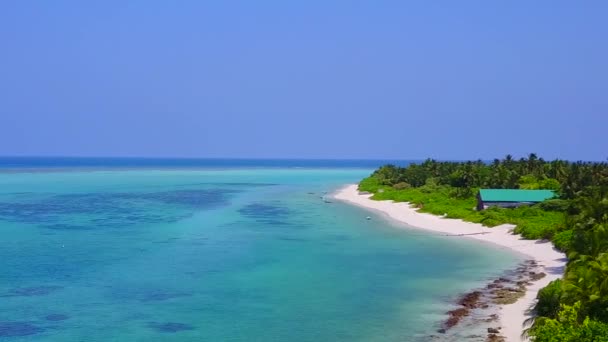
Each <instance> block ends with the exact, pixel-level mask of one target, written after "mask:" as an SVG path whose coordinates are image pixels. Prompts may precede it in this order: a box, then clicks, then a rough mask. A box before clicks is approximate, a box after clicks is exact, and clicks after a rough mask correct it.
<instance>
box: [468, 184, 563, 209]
mask: <svg viewBox="0 0 608 342" xmlns="http://www.w3.org/2000/svg"><path fill="white" fill-rule="evenodd" d="M555 196H556V195H555V192H553V191H552V190H522V189H481V190H479V193H478V194H477V210H483V209H485V208H488V207H491V206H498V207H502V208H515V207H519V206H522V205H530V204H534V203H539V202H542V201H545V200H548V199H551V198H554V197H555Z"/></svg>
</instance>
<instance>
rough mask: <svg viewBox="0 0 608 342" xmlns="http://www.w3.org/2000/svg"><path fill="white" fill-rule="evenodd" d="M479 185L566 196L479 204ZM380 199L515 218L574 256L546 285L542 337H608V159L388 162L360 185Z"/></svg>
mask: <svg viewBox="0 0 608 342" xmlns="http://www.w3.org/2000/svg"><path fill="white" fill-rule="evenodd" d="M479 188H498V189H549V190H554V191H556V192H557V193H558V194H559V198H556V199H551V200H547V201H545V202H542V203H539V204H536V205H532V206H522V207H519V208H514V209H505V208H498V207H492V208H488V209H486V210H483V211H477V210H475V208H476V204H477V200H476V197H475V196H476V194H477V192H478V190H479ZM359 189H360V190H361V191H369V192H372V193H373V194H374V195H373V199H377V200H394V201H401V202H410V203H412V205H414V206H416V207H417V208H419V211H421V212H427V213H431V214H435V215H442V216H446V217H449V218H459V219H463V220H466V221H470V222H476V223H481V224H483V225H485V226H488V227H494V226H497V225H500V224H504V223H510V224H515V225H516V228H515V232H516V233H519V234H522V236H524V237H525V238H529V239H550V240H551V241H553V243H554V244H555V246H556V247H557V248H559V249H561V250H563V251H565V252H566V253H567V255H568V259H569V262H568V266H567V269H566V272H565V276H564V279H562V280H558V281H554V282H552V283H551V284H549V285H548V286H547V287H545V288H544V289H542V290H541V291H539V294H538V298H539V301H538V304H537V305H536V308H535V311H536V313H537V319H536V320H535V322H534V324H533V326H532V327H531V328H530V329H529V331H528V334H529V335H530V336H531V338H532V339H533V340H534V341H536V342H547V341H551V342H552V341H608V163H591V162H575V163H572V162H567V161H562V160H555V161H551V162H547V161H544V160H543V159H542V158H538V157H537V156H536V155H534V154H531V155H530V156H529V157H528V158H522V159H519V160H514V159H513V158H512V157H511V156H507V157H506V158H505V159H502V160H499V159H495V160H494V161H493V162H492V163H489V164H488V163H484V162H482V161H475V162H471V161H469V162H437V161H435V160H430V159H429V160H427V161H425V162H423V163H421V164H411V165H409V166H407V167H397V166H394V165H386V166H383V167H381V168H379V169H378V170H376V171H375V172H374V173H373V174H372V175H371V176H370V177H368V178H366V179H364V180H362V181H361V183H360V184H359Z"/></svg>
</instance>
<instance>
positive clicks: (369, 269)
mask: <svg viewBox="0 0 608 342" xmlns="http://www.w3.org/2000/svg"><path fill="white" fill-rule="evenodd" d="M369 172H370V170H362V169H293V168H292V169H279V168H272V169H264V168H258V169H230V168H228V169H224V170H160V171H154V170H123V171H61V170H55V171H54V172H16V173H2V174H0V231H1V232H2V244H3V248H2V249H0V263H1V264H2V270H3V272H2V273H1V274H0V339H2V340H4V339H6V340H9V341H48V340H52V341H83V340H86V341H110V340H112V341H150V340H163V341H283V340H286V339H289V340H291V341H339V340H352V341H377V340H382V341H404V340H405V341H416V340H425V339H426V337H427V336H428V335H429V334H432V333H433V332H434V331H435V330H436V329H437V328H438V324H439V323H440V322H441V320H442V319H444V318H445V316H444V315H443V314H444V313H445V311H446V310H447V308H448V306H449V303H450V301H452V300H453V299H454V298H455V297H456V296H457V295H458V294H460V293H462V292H464V291H466V290H468V289H470V288H472V287H477V286H480V285H482V284H483V282H484V281H486V280H487V279H489V278H492V277H496V276H498V275H500V274H502V272H503V271H505V270H506V269H508V268H512V267H514V266H515V264H516V263H517V262H519V261H520V259H519V258H518V257H517V256H514V255H512V254H510V253H508V252H506V251H502V250H496V249H494V248H493V247H491V246H487V245H484V244H480V243H477V242H474V241H469V240H466V239H454V238H446V237H441V236H436V235H432V234H426V233H424V232H421V231H419V230H413V229H403V227H398V226H397V225H396V224H394V223H392V222H389V221H387V220H385V219H384V218H382V217H379V216H377V215H375V214H370V213H369V212H366V211H364V210H362V209H360V208H355V207H351V206H349V205H346V204H342V203H336V202H334V203H325V202H324V201H323V200H322V199H321V196H322V195H323V192H324V191H331V190H332V189H335V188H337V187H339V186H340V185H342V184H345V183H352V182H356V181H358V180H359V179H361V178H362V177H364V176H366V175H367V174H369ZM368 215H371V216H372V220H369V221H368V220H365V217H366V216H368Z"/></svg>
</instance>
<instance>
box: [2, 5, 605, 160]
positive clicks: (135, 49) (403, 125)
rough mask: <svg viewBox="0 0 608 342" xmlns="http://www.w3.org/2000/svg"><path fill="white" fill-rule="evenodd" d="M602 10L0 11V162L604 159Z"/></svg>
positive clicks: (151, 7) (234, 8)
mask: <svg viewBox="0 0 608 342" xmlns="http://www.w3.org/2000/svg"><path fill="white" fill-rule="evenodd" d="M606 10H608V3H606V2H602V1H589V2H585V3H571V2H567V1H551V2H549V1H539V2H534V3H529V2H525V1H514V2H509V3H505V4H498V3H487V2H483V1H467V2H459V3H453V4H452V3H447V4H428V3H401V2H394V1H379V2H378V1H374V2H369V1H368V2H357V3H352V2H347V1H337V2H332V3H325V2H319V1H312V2H306V3H282V2H278V1H269V2H264V3H255V4H253V3H248V2H243V1H236V2H231V3H214V4H210V3H199V2H196V1H184V2H180V3H179V4H172V3H165V2H160V1H149V2H145V3H143V2H136V3H130V4H124V3H122V2H119V1H107V2H103V3H96V4H91V3H81V2H73V1H56V2H52V3H26V2H7V3H3V4H0V39H2V41H3V42H4V46H3V48H4V49H3V53H2V54H1V55H0V74H2V78H0V155H7V156H75V157H108V156H112V157H127V158H129V157H130V158H133V157H142V158H168V157H167V156H172V157H169V158H229V159H234V158H237V159H277V158H278V159H281V158H286V159H366V160H382V159H398V160H408V159H412V160H420V159H426V158H434V159H438V160H468V159H482V160H491V159H493V158H502V157H504V156H505V155H507V154H511V155H513V156H515V157H517V158H519V157H524V156H526V155H528V154H529V153H530V152H534V153H536V154H537V155H538V156H540V157H543V158H544V159H546V160H553V159H557V158H559V159H565V160H588V161H605V160H606V159H607V158H608V152H606V147H608V145H607V144H606V143H604V140H605V139H604V133H605V130H606V127H608V115H607V114H606V113H608V101H607V97H606V96H605V85H606V84H608V62H607V61H608V45H607V44H605V42H604V41H605V37H606V36H607V35H608V26H607V25H605V18H604V17H605V15H604V14H605V13H606Z"/></svg>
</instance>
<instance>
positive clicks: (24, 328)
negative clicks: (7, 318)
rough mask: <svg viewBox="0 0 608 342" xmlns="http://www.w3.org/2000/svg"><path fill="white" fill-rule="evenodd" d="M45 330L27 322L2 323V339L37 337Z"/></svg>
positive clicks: (0, 334) (0, 333) (0, 332)
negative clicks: (36, 335)
mask: <svg viewBox="0 0 608 342" xmlns="http://www.w3.org/2000/svg"><path fill="white" fill-rule="evenodd" d="M43 331H44V329H42V328H40V327H37V326H35V325H33V324H30V323H26V322H0V337H15V336H28V335H35V334H39V333H41V332H43Z"/></svg>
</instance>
